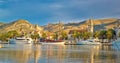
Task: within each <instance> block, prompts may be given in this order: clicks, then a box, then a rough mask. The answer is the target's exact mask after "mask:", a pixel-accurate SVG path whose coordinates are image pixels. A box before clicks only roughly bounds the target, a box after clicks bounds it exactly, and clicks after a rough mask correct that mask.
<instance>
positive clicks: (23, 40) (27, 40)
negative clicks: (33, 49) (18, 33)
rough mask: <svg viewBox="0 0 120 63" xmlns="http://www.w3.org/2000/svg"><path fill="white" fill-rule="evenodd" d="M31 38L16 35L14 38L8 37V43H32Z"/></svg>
mask: <svg viewBox="0 0 120 63" xmlns="http://www.w3.org/2000/svg"><path fill="white" fill-rule="evenodd" d="M32 43H33V40H32V39H31V38H26V37H17V38H15V39H10V40H9V44H32Z"/></svg>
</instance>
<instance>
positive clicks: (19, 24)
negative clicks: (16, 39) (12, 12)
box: [0, 19, 42, 33]
mask: <svg viewBox="0 0 120 63" xmlns="http://www.w3.org/2000/svg"><path fill="white" fill-rule="evenodd" d="M36 28H37V29H39V30H42V28H41V27H40V26H36V25H32V24H31V23H29V22H28V21H27V20H23V19H20V20H16V21H14V22H11V23H7V24H3V25H0V33H4V32H8V31H11V30H17V31H18V32H26V33H29V32H32V31H35V30H37V29H36Z"/></svg>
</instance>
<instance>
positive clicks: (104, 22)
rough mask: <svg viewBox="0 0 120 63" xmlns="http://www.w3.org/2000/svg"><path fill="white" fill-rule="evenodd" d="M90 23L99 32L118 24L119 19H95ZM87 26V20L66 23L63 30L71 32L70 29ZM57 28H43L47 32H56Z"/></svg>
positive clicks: (49, 26) (54, 25)
mask: <svg viewBox="0 0 120 63" xmlns="http://www.w3.org/2000/svg"><path fill="white" fill-rule="evenodd" d="M92 21H93V24H94V31H96V30H100V29H110V28H113V27H115V26H117V25H119V24H120V19H116V18H107V19H95V20H94V19H92ZM118 22H119V23H118ZM89 24H90V23H89V20H85V21H82V22H78V23H68V24H63V25H64V30H71V29H72V30H75V29H77V30H78V29H86V28H87V26H88V25H89ZM57 27H58V24H49V25H46V26H44V28H45V29H46V30H49V31H54V30H56V29H55V28H57Z"/></svg>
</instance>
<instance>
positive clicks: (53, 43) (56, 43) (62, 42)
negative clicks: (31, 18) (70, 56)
mask: <svg viewBox="0 0 120 63" xmlns="http://www.w3.org/2000/svg"><path fill="white" fill-rule="evenodd" d="M40 43H41V44H63V45H64V44H65V42H40Z"/></svg>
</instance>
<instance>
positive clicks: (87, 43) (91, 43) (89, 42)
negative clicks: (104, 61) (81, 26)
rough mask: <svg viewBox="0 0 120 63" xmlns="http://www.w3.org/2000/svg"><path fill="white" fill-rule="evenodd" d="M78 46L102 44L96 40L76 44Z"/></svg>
mask: <svg viewBox="0 0 120 63" xmlns="http://www.w3.org/2000/svg"><path fill="white" fill-rule="evenodd" d="M76 44H77V45H100V44H101V43H99V42H96V41H95V40H94V39H88V40H82V41H79V42H77V43H76Z"/></svg>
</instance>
